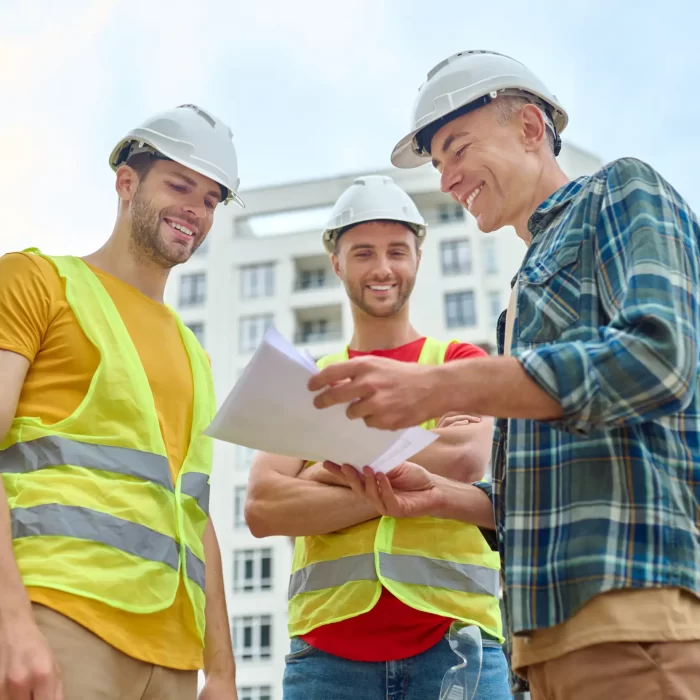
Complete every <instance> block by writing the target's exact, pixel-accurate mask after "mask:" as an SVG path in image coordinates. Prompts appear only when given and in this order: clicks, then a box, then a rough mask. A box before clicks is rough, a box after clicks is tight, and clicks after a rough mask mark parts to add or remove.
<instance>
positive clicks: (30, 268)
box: [0, 253, 55, 362]
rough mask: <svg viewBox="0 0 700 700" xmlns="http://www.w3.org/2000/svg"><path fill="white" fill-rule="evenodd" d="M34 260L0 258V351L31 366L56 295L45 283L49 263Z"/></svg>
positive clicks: (30, 257)
mask: <svg viewBox="0 0 700 700" xmlns="http://www.w3.org/2000/svg"><path fill="white" fill-rule="evenodd" d="M35 257H36V256H33V255H28V254H25V253H8V254H7V255H3V256H2V257H0V350H9V351H11V352H15V353H17V354H18V355H22V356H24V357H26V358H27V359H28V360H29V361H30V362H33V361H34V358H35V357H36V354H37V353H38V352H39V348H40V347H41V343H42V340H43V338H44V334H45V333H46V329H47V328H48V325H49V321H50V318H51V306H52V296H53V295H55V292H53V293H52V290H51V289H50V285H49V284H48V282H47V274H46V273H47V272H49V269H48V267H49V266H50V265H51V263H49V262H48V261H46V260H45V259H44V258H36V259H35ZM44 266H46V269H44Z"/></svg>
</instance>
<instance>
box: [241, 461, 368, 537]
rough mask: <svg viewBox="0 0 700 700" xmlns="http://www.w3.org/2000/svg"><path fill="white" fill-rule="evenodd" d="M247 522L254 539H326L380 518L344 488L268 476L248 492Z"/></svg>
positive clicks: (273, 475)
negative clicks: (332, 533)
mask: <svg viewBox="0 0 700 700" xmlns="http://www.w3.org/2000/svg"><path fill="white" fill-rule="evenodd" d="M245 517H246V522H247V523H248V527H249V528H250V531H251V532H252V533H253V535H254V536H255V537H271V536H275V535H286V536H289V537H303V536H306V535H326V534H328V533H331V532H336V531H337V530H342V529H343V528H346V527H352V526H353V525H358V524H359V523H363V522H366V521H367V520H372V519H373V518H377V517H379V513H378V512H377V511H376V510H375V509H374V508H373V507H372V506H371V505H370V504H369V503H367V501H366V500H365V499H364V498H361V497H359V496H357V495H356V494H354V493H353V492H352V491H351V490H350V489H348V488H344V487H342V486H329V485H326V484H320V483H317V482H315V481H310V480H307V479H301V478H298V477H288V476H284V475H281V474H269V475H267V477H266V478H265V479H264V480H263V479H261V480H259V482H258V483H257V484H255V486H254V487H253V488H251V489H250V490H249V492H248V499H247V501H246V513H245Z"/></svg>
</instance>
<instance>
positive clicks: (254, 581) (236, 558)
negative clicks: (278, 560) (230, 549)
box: [233, 548, 272, 593]
mask: <svg viewBox="0 0 700 700" xmlns="http://www.w3.org/2000/svg"><path fill="white" fill-rule="evenodd" d="M271 589H272V549H270V548H264V549H237V550H235V551H234V553H233V592H234V593H259V592H260V591H269V590H271Z"/></svg>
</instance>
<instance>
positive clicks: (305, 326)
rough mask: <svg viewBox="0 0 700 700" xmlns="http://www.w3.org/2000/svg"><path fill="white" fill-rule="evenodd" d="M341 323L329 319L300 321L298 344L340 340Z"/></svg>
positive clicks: (297, 334) (297, 333) (296, 338)
mask: <svg viewBox="0 0 700 700" xmlns="http://www.w3.org/2000/svg"><path fill="white" fill-rule="evenodd" d="M340 336H341V332H340V323H338V322H337V321H335V322H334V321H329V320H328V319H327V318H315V319H313V320H310V321H299V325H298V328H297V332H296V337H295V340H296V342H297V343H302V344H306V343H323V342H326V341H328V340H337V339H338V338H340Z"/></svg>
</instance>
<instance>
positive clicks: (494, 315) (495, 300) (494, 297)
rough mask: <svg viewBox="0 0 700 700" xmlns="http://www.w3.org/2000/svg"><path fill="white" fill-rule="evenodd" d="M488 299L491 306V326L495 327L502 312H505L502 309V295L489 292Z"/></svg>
mask: <svg viewBox="0 0 700 700" xmlns="http://www.w3.org/2000/svg"><path fill="white" fill-rule="evenodd" d="M486 298H487V300H488V306H489V319H490V321H491V325H492V326H495V325H496V324H497V323H498V318H499V316H500V315H501V312H502V311H503V309H502V308H501V293H500V292H489V293H488V295H487V297H486Z"/></svg>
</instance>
